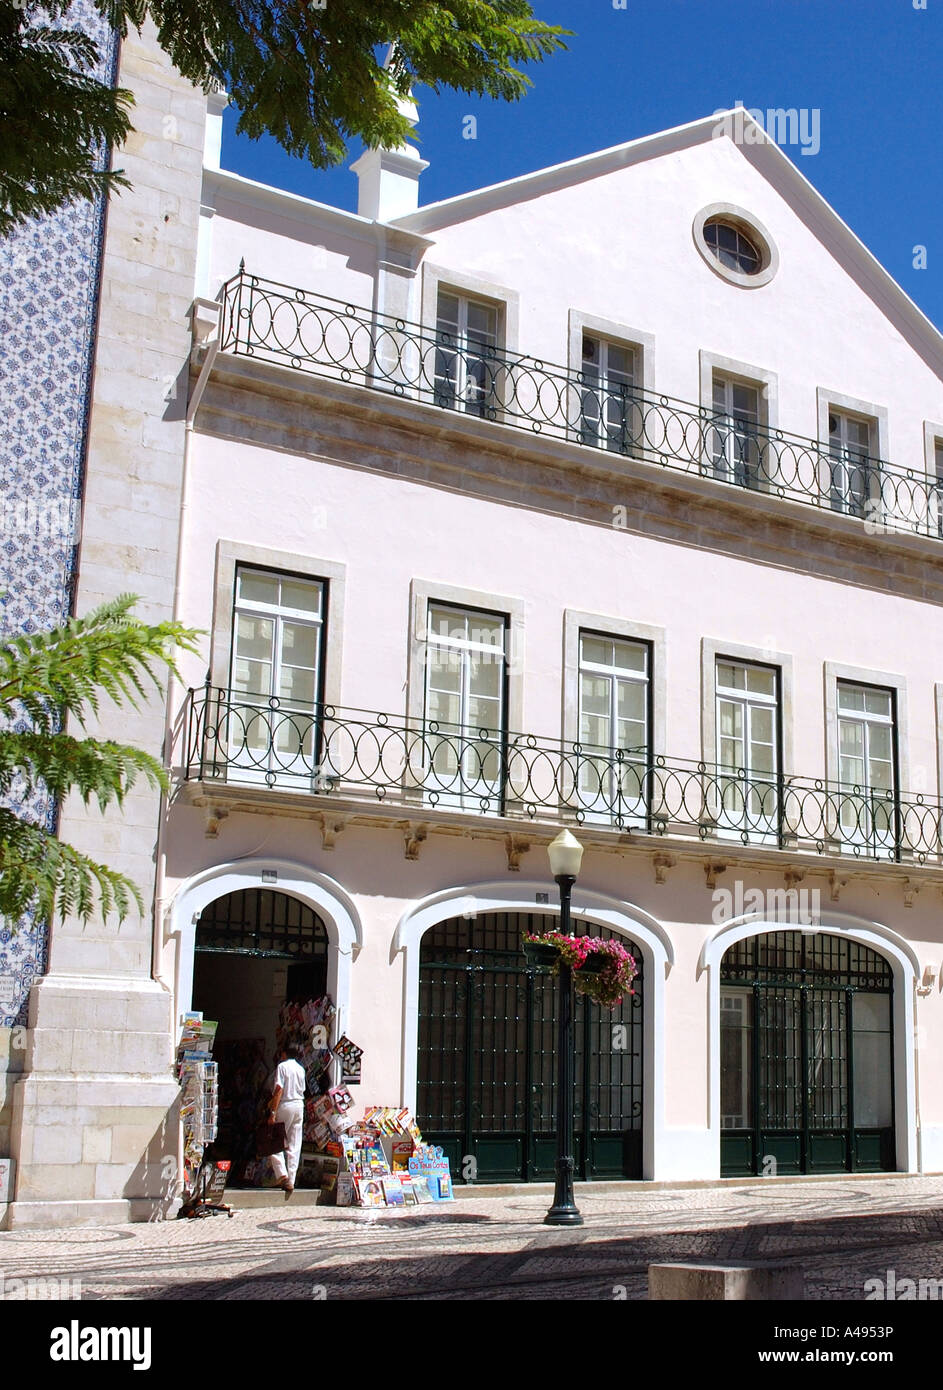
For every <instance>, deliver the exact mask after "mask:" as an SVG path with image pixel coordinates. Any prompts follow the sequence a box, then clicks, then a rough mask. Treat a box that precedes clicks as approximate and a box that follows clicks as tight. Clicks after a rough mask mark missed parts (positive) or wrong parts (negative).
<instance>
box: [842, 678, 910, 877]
mask: <svg viewBox="0 0 943 1390" xmlns="http://www.w3.org/2000/svg"><path fill="white" fill-rule="evenodd" d="M895 714H896V712H895V701H894V691H893V690H888V689H885V688H883V687H881V686H873V685H856V684H853V683H852V682H850V681H839V682H838V776H839V780H840V784H841V785H840V792H841V797H840V821H841V833H842V839H843V840H846V841H848V842H849V843H850V844H858V845H867V846H869V847H871V848H873V849H875V850H880V849H883V848H893V846H894V845H895V843H896V825H897V806H896V802H897V728H896V717H895Z"/></svg>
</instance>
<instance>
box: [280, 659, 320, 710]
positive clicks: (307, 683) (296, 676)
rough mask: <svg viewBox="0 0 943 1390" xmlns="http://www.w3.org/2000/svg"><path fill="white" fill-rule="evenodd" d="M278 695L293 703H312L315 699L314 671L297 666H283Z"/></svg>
mask: <svg viewBox="0 0 943 1390" xmlns="http://www.w3.org/2000/svg"><path fill="white" fill-rule="evenodd" d="M278 693H279V696H280V697H281V698H282V699H283V700H291V702H292V703H293V704H306V705H312V704H314V700H315V694H316V691H315V672H314V671H309V670H305V669H303V668H302V667H298V666H283V667H282V672H281V681H280V688H279V692H278Z"/></svg>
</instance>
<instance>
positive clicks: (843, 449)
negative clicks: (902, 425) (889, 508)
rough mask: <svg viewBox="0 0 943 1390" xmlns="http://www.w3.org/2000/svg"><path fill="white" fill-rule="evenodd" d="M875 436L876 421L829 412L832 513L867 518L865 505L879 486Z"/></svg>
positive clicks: (846, 413) (844, 413) (834, 411)
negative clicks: (843, 513)
mask: <svg viewBox="0 0 943 1390" xmlns="http://www.w3.org/2000/svg"><path fill="white" fill-rule="evenodd" d="M876 437H877V422H876V421H874V420H869V419H867V418H866V417H864V416H861V415H850V414H849V413H848V412H847V411H841V410H830V411H829V413H828V454H829V494H830V497H831V503H832V509H833V510H834V511H836V512H845V513H846V514H847V515H849V516H859V517H865V516H867V514H868V512H867V507H868V503H869V501H870V500H871V498H872V496H874V495H876V492H875V490H876V489H877V488H878V487H879V484H880V479H879V475H878V461H877V459H876V458H875V457H874V453H875V444H874V441H875V439H876Z"/></svg>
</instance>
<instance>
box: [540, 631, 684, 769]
mask: <svg viewBox="0 0 943 1390" xmlns="http://www.w3.org/2000/svg"><path fill="white" fill-rule="evenodd" d="M581 632H594V633H600V634H602V635H603V636H605V637H617V638H625V639H628V640H629V641H633V642H647V643H648V645H649V647H650V648H651V662H650V666H649V673H648V680H649V689H650V690H651V710H652V727H651V730H650V734H651V752H652V756H653V757H658V756H659V755H660V754H664V753H665V752H667V742H666V722H665V720H666V709H667V690H668V674H667V663H666V654H667V650H668V639H667V635H666V633H665V629H664V628H663V627H652V626H651V625H650V624H648V623H636V622H631V621H630V620H628V619H626V618H609V617H606V616H604V615H603V614H601V613H584V612H582V611H581V610H580V609H578V608H567V609H565V610H564V613H563V738H564V741H565V742H566V743H567V744H573V743H578V742H579V737H580V633H581Z"/></svg>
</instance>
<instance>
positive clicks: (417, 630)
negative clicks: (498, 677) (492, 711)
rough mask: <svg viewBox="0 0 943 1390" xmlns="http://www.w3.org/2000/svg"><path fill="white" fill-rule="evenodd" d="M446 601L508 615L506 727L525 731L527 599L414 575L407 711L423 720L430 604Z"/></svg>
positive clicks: (410, 587) (454, 605)
mask: <svg viewBox="0 0 943 1390" xmlns="http://www.w3.org/2000/svg"><path fill="white" fill-rule="evenodd" d="M430 602H431V603H444V604H449V605H450V606H452V607H455V608H473V609H481V610H483V611H484V612H487V613H501V614H504V616H505V617H506V618H507V630H506V647H505V653H506V661H507V708H506V711H505V727H506V728H507V729H508V730H509V731H510V732H512V733H524V732H526V730H525V729H524V600H523V599H515V598H508V597H507V596H506V595H503V594H488V593H483V592H482V591H481V590H479V589H465V588H462V587H460V586H458V585H455V584H438V583H436V582H435V581H433V580H428V579H413V580H412V581H411V583H410V586H409V615H410V618H409V650H408V653H407V673H406V713H407V717H408V719H409V720H410V721H411V722H415V723H417V724H418V723H421V722H422V720H423V719H424V718H425V712H426V681H425V674H426V661H425V652H426V638H427V633H428V630H429V604H430Z"/></svg>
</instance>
